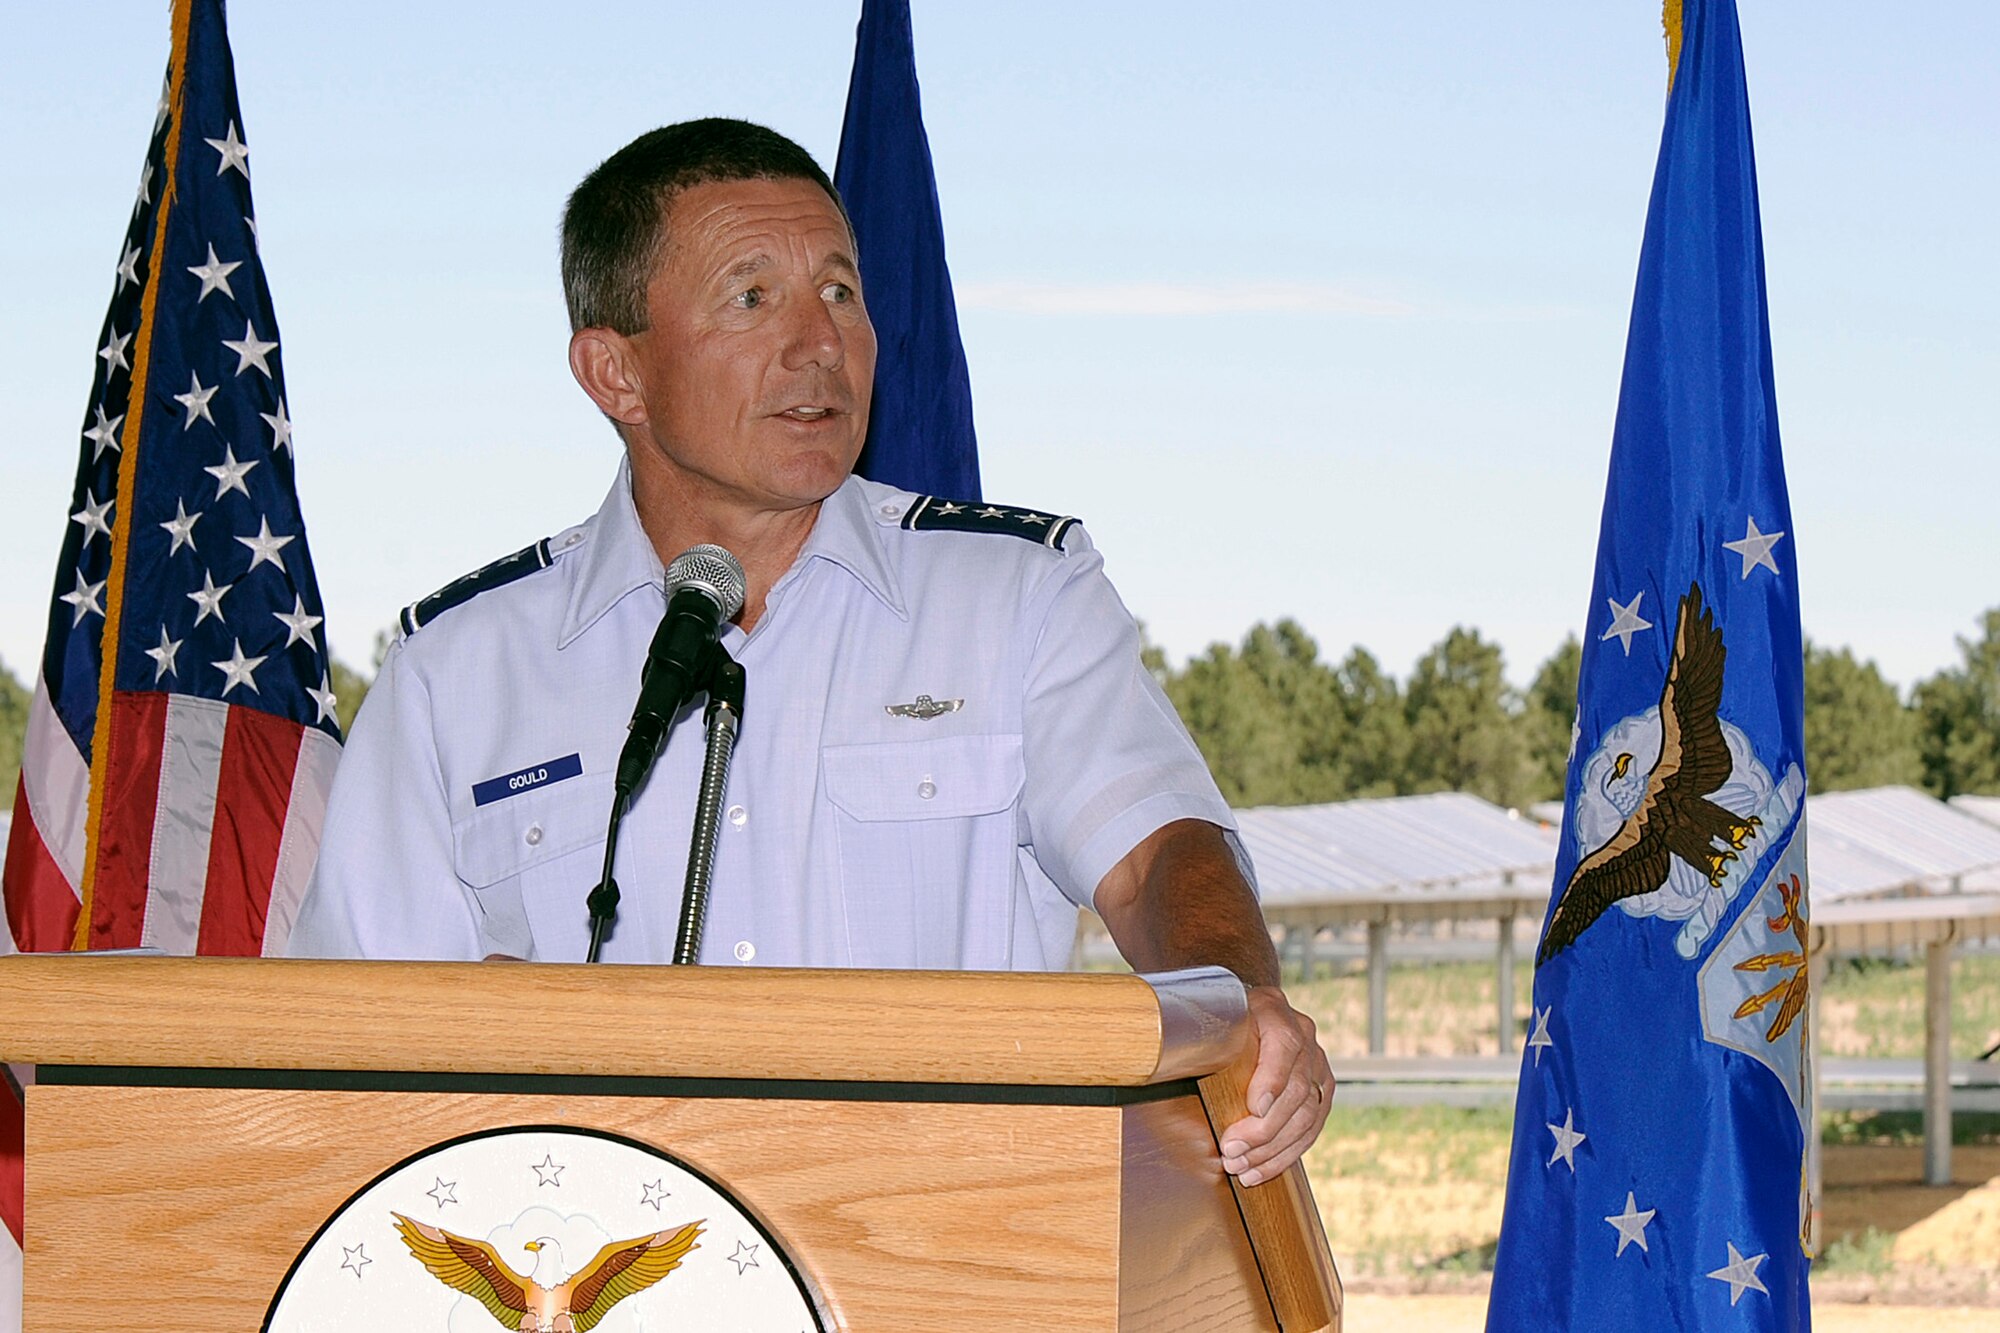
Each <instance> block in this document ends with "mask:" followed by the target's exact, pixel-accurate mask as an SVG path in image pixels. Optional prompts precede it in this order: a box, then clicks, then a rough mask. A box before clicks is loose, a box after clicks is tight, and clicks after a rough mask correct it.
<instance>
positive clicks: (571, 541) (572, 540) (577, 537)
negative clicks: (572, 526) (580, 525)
mask: <svg viewBox="0 0 2000 1333" xmlns="http://www.w3.org/2000/svg"><path fill="white" fill-rule="evenodd" d="M582 540H583V534H582V533H580V532H572V533H571V534H570V535H569V536H567V537H565V538H563V545H564V546H574V545H576V544H577V543H578V542H580V541H582Z"/></svg>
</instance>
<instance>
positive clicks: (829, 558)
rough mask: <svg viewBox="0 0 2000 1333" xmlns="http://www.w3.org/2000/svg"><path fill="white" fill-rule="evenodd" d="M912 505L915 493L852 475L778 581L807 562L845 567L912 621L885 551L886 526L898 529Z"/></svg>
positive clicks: (824, 506) (825, 505) (822, 510)
mask: <svg viewBox="0 0 2000 1333" xmlns="http://www.w3.org/2000/svg"><path fill="white" fill-rule="evenodd" d="M909 507H910V497H909V496H907V495H904V494H903V493H902V492H900V491H896V490H892V489H890V488H889V487H887V486H879V485H876V484H875V483H873V482H867V481H863V480H862V479H861V478H859V477H856V476H852V475H850V476H849V477H848V478H847V480H846V481H843V482H842V483H840V489H839V490H837V491H835V492H834V493H833V494H832V495H829V496H827V497H826V501H825V503H823V504H821V505H820V507H819V521H818V522H816V523H814V524H813V530H812V532H811V534H810V535H809V536H807V538H806V544H805V547H804V548H803V549H802V550H800V552H799V558H798V559H797V560H796V561H794V562H793V564H792V567H791V569H789V570H787V571H786V573H785V577H784V578H782V579H780V580H779V581H778V582H779V584H780V585H782V584H784V583H786V582H788V581H789V580H790V579H792V578H793V577H795V576H796V575H797V574H798V572H799V571H800V570H802V569H804V568H805V565H806V562H807V561H809V560H824V561H826V562H827V563H829V564H832V565H837V566H839V567H840V568H841V569H844V570H846V571H847V572H848V573H849V574H851V575H853V576H854V578H855V580H856V581H857V582H859V583H860V584H861V586H862V587H864V588H866V589H868V591H869V592H871V593H873V594H874V595H875V597H876V599H877V600H878V601H880V602H881V603H882V605H884V606H886V607H888V608H889V609H890V610H891V611H893V612H895V613H896V616H897V617H898V618H899V619H902V620H908V619H909V618H910V613H909V612H908V611H907V610H906V609H905V608H904V606H903V588H902V583H901V581H900V580H898V579H897V577H896V571H895V570H894V568H892V567H891V565H890V564H889V559H888V556H887V554H886V553H885V552H884V551H883V549H882V528H883V527H884V525H887V526H889V527H894V526H895V524H896V522H897V521H898V520H900V519H901V518H902V516H903V511H904V510H906V509H908V508H909ZM773 591H775V589H774V590H773Z"/></svg>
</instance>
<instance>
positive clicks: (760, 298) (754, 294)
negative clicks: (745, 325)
mask: <svg viewBox="0 0 2000 1333" xmlns="http://www.w3.org/2000/svg"><path fill="white" fill-rule="evenodd" d="M730 304H732V305H734V306H735V307H736V308H737V309H738V310H755V309H756V308H757V307H758V306H760V305H762V304H764V289H763V288H761V287H751V288H748V289H746V290H744V291H740V292H738V293H736V297H735V299H734V300H733V301H732V302H731V303H730Z"/></svg>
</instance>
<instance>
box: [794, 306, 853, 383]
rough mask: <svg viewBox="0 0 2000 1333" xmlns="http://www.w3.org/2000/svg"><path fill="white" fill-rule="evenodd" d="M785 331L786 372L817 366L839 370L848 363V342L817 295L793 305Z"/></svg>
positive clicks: (822, 368)
mask: <svg viewBox="0 0 2000 1333" xmlns="http://www.w3.org/2000/svg"><path fill="white" fill-rule="evenodd" d="M786 313H787V314H788V315H789V317H790V318H789V321H788V324H787V327H786V333H787V335H788V336H787V337H786V339H785V352H784V361H785V368H786V369H788V370H804V369H806V368H807V367H810V366H817V367H819V368H820V369H821V370H835V369H838V368H839V366H840V364H841V362H843V361H845V360H846V359H847V339H846V337H845V336H844V335H843V333H842V331H841V327H840V325H839V324H838V323H837V322H836V321H835V320H834V317H833V312H832V311H831V310H829V309H827V305H826V302H825V301H824V300H822V299H820V297H819V296H818V295H814V297H813V298H812V299H811V300H809V301H800V302H797V303H795V304H794V306H793V308H792V309H791V310H790V311H787V312H786Z"/></svg>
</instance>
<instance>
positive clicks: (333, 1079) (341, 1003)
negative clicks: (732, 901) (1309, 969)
mask: <svg viewBox="0 0 2000 1333" xmlns="http://www.w3.org/2000/svg"><path fill="white" fill-rule="evenodd" d="M1253 1056H1254V1051H1253V1050H1252V1049H1251V1047H1250V1043H1249V1038H1248V1027H1247V1022H1246V1020H1245V1018H1244V999H1243V991H1242V988H1241V986H1240V985H1239V984H1238V983H1237V981H1236V980H1235V978H1234V977H1232V976H1230V975H1229V974H1227V973H1224V972H1221V971H1218V970H1204V971H1199V972H1188V973H1177V974H1173V975H1169V976H1160V977H1151V978H1144V977H1134V976H1115V975H1071V974H1034V975H1013V974H998V973H938V972H930V973H924V972H856V971H805V970H781V969H751V968H745V969H734V968H667V967H595V968H587V967H582V966H559V965H527V964H441V963H337V962H303V961H298V962H292V961H275V960H259V959H184V958H137V957H92V956H90V955H67V956H24V957H14V958H5V959H0V1060H5V1061H9V1062H15V1063H27V1062H32V1063H34V1064H36V1065H38V1066H39V1067H40V1068H39V1072H38V1076H37V1082H36V1084H35V1085H34V1086H33V1087H31V1088H30V1089H29V1090H28V1100H27V1247H26V1249H27V1259H26V1286H27V1305H26V1323H25V1328H26V1329H27V1330H28V1331H29V1333H70V1331H71V1330H76V1331H77V1333H82V1330H90V1331H91V1333H99V1331H100V1330H103V1329H142V1328H143V1329H150V1330H162V1331H163V1333H195V1331H196V1330H201V1331H202V1333H210V1331H211V1330H252V1329H257V1328H259V1327H260V1326H262V1324H263V1321H264V1320H265V1318H266V1313H267V1310H269V1309H270V1308H271V1303H272V1300H273V1294H274V1293H275V1292H277V1291H278V1290H279V1289H280V1287H281V1284H283V1283H284V1282H286V1280H287V1275H288V1273H289V1272H290V1271H292V1268H293V1265H294V1262H295V1260H298V1259H299V1257H300V1255H301V1253H302V1252H303V1251H304V1250H305V1249H306V1248H307V1246H308V1244H309V1243H310V1242H312V1241H313V1239H314V1237H315V1235H316V1232H317V1231H318V1230H319V1229H320V1228H321V1226H322V1224H323V1223H325V1222H326V1221H327V1219H329V1218H330V1217H331V1216H333V1215H334V1214H335V1213H336V1212H338V1211H339V1210H340V1209H341V1208H342V1207H343V1205H344V1204H345V1203H346V1201H348V1200H349V1199H351V1198H353V1197H354V1196H355V1195H356V1192H357V1191H358V1190H360V1189H361V1188H362V1187H363V1186H364V1185H366V1184H367V1183H368V1182H370V1181H371V1180H373V1179H375V1178H377V1177H379V1176H381V1175H382V1174H383V1173H384V1172H385V1171H386V1170H388V1169H390V1168H392V1167H394V1166H395V1165H396V1164H397V1163H399V1162H404V1161H406V1160H408V1159H411V1158H412V1157H413V1156H414V1155H416V1154H419V1153H421V1152H423V1151H424V1150H425V1149H426V1148H427V1147H429V1146H431V1145H436V1144H439V1143H443V1142H446V1141H450V1140H455V1139H459V1138H462V1137H464V1136H467V1135H474V1134H477V1133H479V1132H481V1131H487V1130H494V1129H499V1128H502V1127H507V1126H521V1125H533V1126H561V1127H574V1128H576V1129H579V1130H590V1131H598V1132H602V1133H605V1134H612V1135H618V1136H622V1137H623V1138H624V1139H627V1140H631V1141H636V1142H637V1143H640V1144H644V1145H650V1146H652V1147H654V1148H657V1149H658V1150H660V1151H661V1152H663V1153H669V1154H671V1155H672V1157H673V1158H674V1159H676V1160H678V1161H680V1162H682V1163H686V1164H687V1165H688V1166H690V1167H691V1168H693V1169H694V1170H696V1171H698V1172H700V1173H701V1174H702V1176H704V1177H705V1178H707V1179H708V1180H711V1181H714V1182H719V1183H720V1184H721V1185H722V1186H723V1187H725V1188H726V1189H727V1190H728V1191H729V1193H730V1194H731V1195H732V1196H733V1198H734V1199H736V1200H738V1201H740V1202H741V1203H742V1204H743V1205H744V1206H745V1207H746V1208H747V1209H748V1210H750V1211H751V1212H753V1213H754V1214H755V1216H756V1217H757V1218H758V1219H760V1221H761V1224H762V1226H763V1227H764V1228H766V1230H767V1234H768V1236H769V1237H770V1238H772V1239H773V1240H774V1241H775V1242H776V1244H777V1245H779V1246H782V1249H783V1251H784V1253H785V1254H787V1255H789V1256H790V1258H791V1260H792V1262H793V1264H794V1265H795V1267H796V1269H797V1271H798V1273H799V1274H800V1275H801V1277H802V1278H803V1279H804V1281H805V1282H806V1283H808V1284H809V1285H810V1287H811V1289H812V1292H813V1295H814V1299H815V1301H816V1304H817V1307H818V1315H819V1318H820V1319H821V1322H822V1323H823V1325H824V1326H825V1327H826V1328H828V1329H839V1330H846V1331H848V1333H924V1331H927V1330H951V1331H952V1333H965V1331H966V1330H1003V1329H1004V1330H1017V1331H1020V1333H1027V1331H1029V1330H1051V1331H1053V1330H1061V1331H1062V1333H1075V1331H1077V1330H1099V1329H1102V1330H1120V1331H1121V1333H1130V1331H1132V1330H1161V1331H1162V1333H1164V1331H1167V1330H1173V1331H1175V1333H1196V1331H1197V1330H1218V1331H1219V1330H1239V1329H1258V1330H1272V1329H1276V1330H1282V1333H1317V1331H1318V1330H1330V1329H1338V1327H1339V1324H1340V1284H1339V1279H1338V1277H1337V1276H1336V1274H1335V1271H1334V1265H1333V1260H1332V1257H1331V1255H1330V1254H1329V1252H1328V1249H1327V1245H1326V1238H1325V1233H1324V1231H1323V1230H1322V1228H1321V1226H1320V1221H1319V1216H1318V1213H1317V1212H1316V1211H1315V1209H1314V1207H1313V1203H1312V1197H1311V1194H1310V1193H1309V1191H1308V1189H1307V1186H1306V1181H1305V1176H1304V1173H1303V1171H1301V1170H1300V1169H1298V1168H1296V1167H1295V1168H1293V1170H1292V1171H1291V1172H1289V1173H1288V1174H1287V1175H1285V1176H1283V1177H1280V1178H1279V1179H1277V1180H1274V1181H1272V1182H1270V1183H1268V1184H1265V1185H1261V1186H1257V1187H1254V1188H1251V1189H1247V1190H1245V1189H1240V1188H1236V1187H1235V1186H1234V1185H1233V1182H1231V1181H1229V1179H1228V1177H1226V1176H1225V1175H1224V1173H1223V1172H1222V1170H1221V1166H1220V1162H1219V1160H1218V1153H1217V1147H1216V1137H1215V1129H1216V1128H1219V1127H1221V1126H1225V1125H1227V1124H1229V1123H1230V1122H1231V1121H1233V1120H1234V1119H1235V1118H1236V1117H1237V1116H1239V1115H1241V1114H1242V1102H1243V1085H1244V1080H1245V1079H1246V1078H1247V1075H1248V1071H1249V1067H1250V1063H1251V1060H1252V1057H1253ZM440 1184H441V1185H442V1184H443V1182H442V1181H440ZM225 1257H226V1258H225ZM404 1262H407V1259H405V1260H404ZM356 1271H357V1276H358V1273H359V1270H356ZM493 1326H494V1327H499V1326H500V1325H498V1324H495V1325H493Z"/></svg>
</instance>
